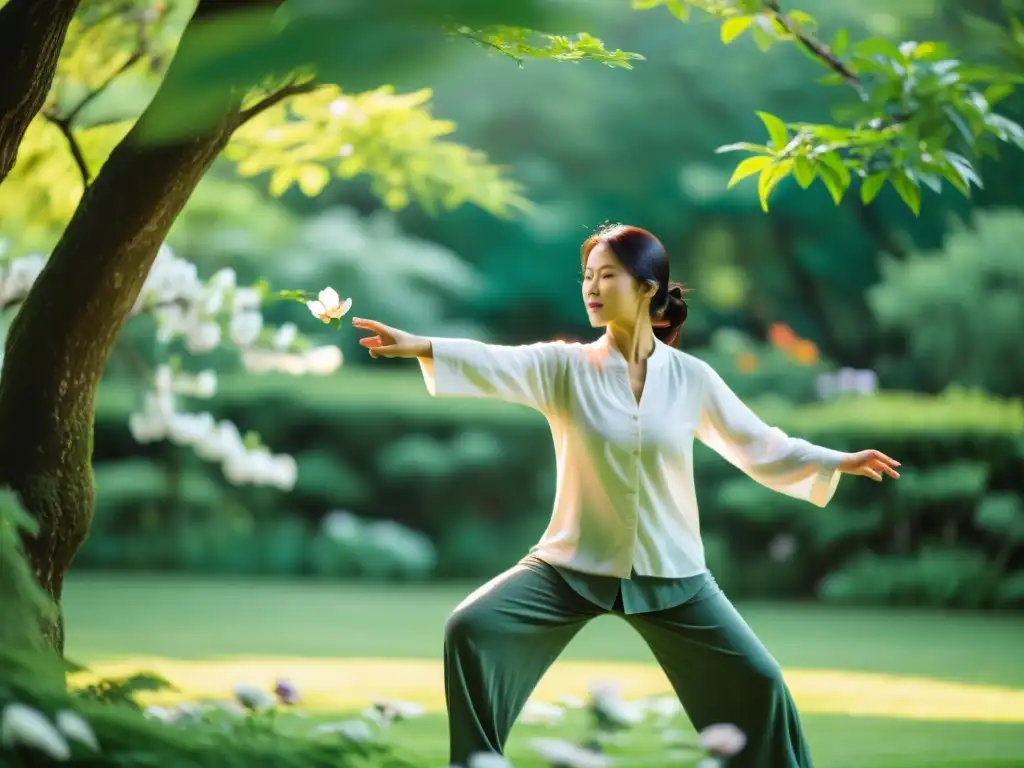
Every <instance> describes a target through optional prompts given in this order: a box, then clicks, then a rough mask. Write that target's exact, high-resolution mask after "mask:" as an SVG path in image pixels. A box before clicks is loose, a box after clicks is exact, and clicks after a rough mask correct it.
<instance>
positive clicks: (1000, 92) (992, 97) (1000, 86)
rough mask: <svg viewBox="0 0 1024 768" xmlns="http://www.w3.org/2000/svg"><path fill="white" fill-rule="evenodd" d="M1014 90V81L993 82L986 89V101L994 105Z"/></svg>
mask: <svg viewBox="0 0 1024 768" xmlns="http://www.w3.org/2000/svg"><path fill="white" fill-rule="evenodd" d="M1013 90H1014V88H1013V84H1012V83H1003V82H1001V83H992V85H990V86H989V87H988V88H986V89H985V91H984V96H985V101H987V102H988V103H989V104H991V105H993V106H994V105H996V104H998V103H999V102H1000V101H1002V100H1003V99H1005V98H1006V97H1007V96H1009V95H1010V94H1012V93H1013Z"/></svg>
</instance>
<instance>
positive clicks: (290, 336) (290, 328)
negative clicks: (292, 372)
mask: <svg viewBox="0 0 1024 768" xmlns="http://www.w3.org/2000/svg"><path fill="white" fill-rule="evenodd" d="M298 333H299V329H298V327H297V326H296V325H295V323H285V324H284V325H282V326H280V327H279V328H278V329H277V332H276V333H275V334H274V349H277V350H280V351H282V352H286V351H288V349H289V348H290V347H291V345H292V344H294V343H295V339H296V337H297V336H298Z"/></svg>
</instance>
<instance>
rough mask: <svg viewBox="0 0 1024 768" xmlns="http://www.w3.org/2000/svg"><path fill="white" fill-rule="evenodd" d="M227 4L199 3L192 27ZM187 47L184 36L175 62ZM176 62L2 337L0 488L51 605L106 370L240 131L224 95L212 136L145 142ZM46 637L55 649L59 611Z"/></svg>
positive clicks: (81, 510) (83, 511)
mask: <svg viewBox="0 0 1024 768" xmlns="http://www.w3.org/2000/svg"><path fill="white" fill-rule="evenodd" d="M264 4H266V3H264ZM41 5H43V4H41ZM234 8H237V5H236V4H232V3H230V2H225V0H200V3H199V5H198V7H197V9H196V13H195V16H194V18H193V25H194V24H195V22H197V21H202V20H205V19H206V18H207V17H209V16H212V15H216V14H218V13H219V12H221V11H230V10H233V9H234ZM188 34H189V30H186V32H185V35H186V37H187V36H188ZM186 48H187V46H186V45H185V41H184V40H183V43H182V45H181V46H180V47H179V54H178V55H179V56H181V55H183V51H185V50H186ZM176 63H177V62H172V64H171V67H170V70H169V71H168V73H167V76H166V77H165V81H164V82H165V87H163V88H161V90H159V91H158V92H157V94H156V95H155V96H154V99H153V102H152V103H151V104H150V107H149V108H148V109H147V110H146V112H144V113H143V115H142V116H141V117H140V118H139V120H138V121H137V123H136V125H135V126H134V127H133V129H132V130H131V131H130V132H129V134H128V135H127V136H126V137H125V139H124V140H123V141H122V142H121V143H120V144H119V145H118V146H117V148H116V149H115V150H114V151H113V153H112V154H111V155H110V157H109V158H108V160H107V162H106V163H105V164H104V165H103V167H102V169H101V170H100V173H99V174H98V175H97V177H96V179H95V181H94V182H93V183H92V184H91V185H89V187H88V188H87V189H86V191H85V193H84V195H83V197H82V200H81V202H80V204H79V206H78V208H77V210H76V211H75V214H74V216H73V217H72V219H71V222H70V223H69V224H68V226H67V229H66V230H65V231H64V233H63V235H62V237H61V239H60V241H59V243H58V244H57V246H56V248H55V249H54V251H53V253H52V254H51V255H50V258H49V260H48V262H47V264H46V267H45V268H44V269H43V272H42V273H41V274H40V276H39V278H38V279H37V280H36V282H35V284H34V286H33V287H32V290H31V292H30V293H29V295H28V297H27V298H26V300H25V302H24V304H23V305H22V307H21V310H20V311H19V312H18V315H17V316H16V318H15V320H14V322H13V324H12V325H11V328H10V332H9V334H8V338H7V349H6V357H5V360H4V367H3V375H2V377H0V487H2V486H4V485H7V486H9V487H10V488H11V489H12V490H14V491H15V492H16V493H18V495H19V496H20V499H21V502H22V504H23V505H24V507H25V508H26V509H27V510H28V511H29V513H31V514H32V516H33V517H34V518H35V519H36V520H37V522H38V523H39V533H38V535H36V536H35V537H33V538H29V539H26V541H25V553H26V555H27V558H28V561H29V564H30V566H31V568H32V570H33V572H34V573H35V576H36V578H37V579H38V580H39V583H40V585H41V586H42V587H43V589H45V590H46V592H47V593H49V594H50V595H51V597H53V599H54V600H55V601H56V602H57V603H58V605H59V603H60V598H61V591H62V587H63V582H64V575H65V573H66V572H67V569H68V567H69V566H70V564H71V561H72V560H73V558H74V556H75V554H76V553H77V551H78V549H79V547H81V545H82V543H83V541H84V540H85V538H86V536H87V534H88V532H89V526H90V524H91V522H92V513H93V497H94V492H93V477H92V466H91V461H92V450H93V417H94V409H95V397H96V390H97V387H98V385H99V382H100V377H101V375H102V373H103V369H104V367H105V365H106V362H107V359H108V357H109V355H110V352H111V349H112V347H113V345H114V341H115V339H116V337H117V334H118V332H119V331H120V330H121V327H122V326H123V325H124V322H125V320H126V319H127V317H128V315H129V312H130V311H131V308H132V306H133V305H134V304H135V301H136V299H137V298H138V295H139V292H140V290H141V288H142V284H143V282H144V281H145V279H146V275H147V274H148V273H149V270H150V267H151V266H152V264H153V261H154V259H155V257H156V254H157V252H158V250H159V248H160V245H161V244H162V243H163V241H164V239H165V237H166V236H167V232H168V230H169V229H170V227H171V225H172V223H173V222H174V219H175V218H176V217H177V215H178V213H179V212H180V211H181V210H182V208H183V207H184V206H185V203H186V202H187V201H188V198H189V196H190V195H191V194H192V191H193V190H194V189H195V187H196V185H197V184H198V183H199V181H200V179H201V178H202V176H203V174H204V173H205V172H206V170H207V169H208V168H209V166H210V165H211V163H213V161H214V159H215V158H216V157H217V155H218V154H219V153H220V152H221V150H222V149H223V148H224V147H225V145H226V144H227V142H228V140H229V139H230V136H231V133H232V131H233V130H234V129H235V128H236V127H237V125H238V124H239V117H240V112H239V102H238V99H237V98H235V97H234V96H232V95H230V94H225V98H224V109H223V111H222V119H221V121H220V122H219V124H218V125H217V126H215V127H214V128H212V129H210V130H207V131H205V132H204V133H203V134H202V135H199V136H196V137H194V138H191V139H189V140H188V141H183V142H179V143H174V144H164V145H160V146H154V145H149V144H147V143H146V142H145V141H144V140H143V139H142V137H143V136H144V135H145V133H146V129H147V126H148V124H149V122H150V121H151V120H153V119H154V118H153V117H152V115H153V114H154V113H157V112H159V111H160V109H161V107H162V104H161V100H162V99H166V98H168V97H167V95H166V93H165V91H166V83H167V82H168V81H170V80H171V78H173V76H174V72H175V65H176ZM46 634H47V639H48V641H49V642H50V644H52V645H53V646H54V647H55V648H56V649H57V650H59V651H63V645H64V632H63V622H62V621H61V619H60V617H59V615H58V617H57V618H56V620H55V621H53V622H49V625H48V626H47V628H46Z"/></svg>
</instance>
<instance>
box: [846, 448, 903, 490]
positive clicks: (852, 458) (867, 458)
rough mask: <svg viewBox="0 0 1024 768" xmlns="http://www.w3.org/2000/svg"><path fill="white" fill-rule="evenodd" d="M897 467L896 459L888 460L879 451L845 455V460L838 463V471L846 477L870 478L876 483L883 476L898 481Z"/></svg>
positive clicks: (898, 464)
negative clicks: (860, 476)
mask: <svg viewBox="0 0 1024 768" xmlns="http://www.w3.org/2000/svg"><path fill="white" fill-rule="evenodd" d="M898 466H900V463H899V462H898V461H896V459H890V458H889V457H888V456H886V455H885V454H884V453H882V452H881V451H875V450H870V451H858V452H857V453H848V454H846V458H845V459H843V460H842V461H841V462H840V463H839V471H840V472H843V473H845V474H847V475H862V476H863V477H870V478H871V479H872V480H874V481H876V482H881V481H882V477H883V476H884V475H888V476H889V477H891V478H893V479H894V480H899V479H900V473H899V472H897V471H896V467H898Z"/></svg>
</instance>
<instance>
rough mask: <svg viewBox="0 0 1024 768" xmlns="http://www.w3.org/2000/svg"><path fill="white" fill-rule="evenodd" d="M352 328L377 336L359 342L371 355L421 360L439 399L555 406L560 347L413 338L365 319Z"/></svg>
mask: <svg viewBox="0 0 1024 768" xmlns="http://www.w3.org/2000/svg"><path fill="white" fill-rule="evenodd" d="M352 324H353V325H354V326H356V327H357V328H362V329H364V330H368V331H371V332H373V333H374V334H375V335H374V336H370V337H366V338H363V339H360V342H359V343H360V344H361V345H362V346H364V347H366V348H367V349H368V350H369V352H370V355H371V356H373V357H415V358H418V359H419V363H420V368H421V369H422V371H423V379H424V382H425V383H426V385H427V391H428V392H430V394H431V395H434V396H436V397H443V396H449V397H489V398H494V399H498V400H504V401H506V402H510V403H519V404H521V405H527V406H530V407H531V408H535V409H537V410H539V411H542V412H547V411H549V410H551V409H552V408H553V407H555V405H556V400H557V393H558V391H559V382H560V380H561V372H562V370H563V368H564V366H563V361H564V356H563V355H562V354H561V350H562V348H563V347H564V345H562V344H559V343H541V344H525V345H520V346H503V345H497V344H485V343H483V342H480V341H473V340H472V339H442V338H435V337H426V336H414V335H412V334H409V333H406V332H405V331H400V330H398V329H397V328H391V327H389V326H386V325H383V324H382V323H378V322H376V321H373V320H365V319H362V318H355V319H353V320H352Z"/></svg>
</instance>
